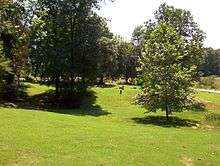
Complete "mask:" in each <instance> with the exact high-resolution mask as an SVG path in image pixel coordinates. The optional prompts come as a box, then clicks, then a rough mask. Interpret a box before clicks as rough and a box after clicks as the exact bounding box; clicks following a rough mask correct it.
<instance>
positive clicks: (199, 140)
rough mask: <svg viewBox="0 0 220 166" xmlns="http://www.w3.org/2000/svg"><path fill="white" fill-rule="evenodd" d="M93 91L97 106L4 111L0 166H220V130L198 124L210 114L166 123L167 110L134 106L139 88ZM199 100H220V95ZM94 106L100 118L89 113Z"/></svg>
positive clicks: (35, 90)
mask: <svg viewBox="0 0 220 166" xmlns="http://www.w3.org/2000/svg"><path fill="white" fill-rule="evenodd" d="M49 89H50V88H49ZM47 90H48V87H46V86H39V85H36V84H35V85H30V86H29V88H28V89H27V91H28V94H29V95H32V96H33V95H36V94H39V93H43V92H45V91H47ZM91 90H92V91H94V92H95V96H96V100H95V102H94V103H93V104H92V105H93V106H94V107H91V106H85V107H82V108H80V109H75V110H62V111H60V113H56V112H55V111H54V112H53V110H48V111H50V112H48V111H45V110H44V111H40V110H33V109H32V110H30V109H24V108H21V109H12V108H1V109H0V165H21V166H23V165H57V166H58V165H68V166H69V165H155V166H158V165H186V163H187V162H189V161H190V162H192V163H193V165H204V166H205V165H218V164H219V163H220V129H218V128H214V129H213V128H204V127H200V126H197V125H198V124H200V120H202V118H203V116H204V112H196V111H194V112H193V111H188V112H183V113H175V114H174V115H175V116H176V118H175V120H176V122H177V123H175V124H166V123H165V122H164V119H163V115H164V113H163V112H158V113H157V114H153V113H149V114H144V112H146V110H145V109H144V108H142V107H140V106H137V105H134V104H132V97H133V96H134V95H135V94H137V93H138V90H137V89H136V88H135V87H132V86H126V87H125V91H124V92H123V94H122V95H120V94H119V91H118V87H111V88H92V89H91ZM198 96H199V97H201V98H204V99H207V100H212V101H213V102H219V100H218V99H219V98H218V95H215V94H209V93H207V94H206V93H199V94H198ZM212 96H214V97H212ZM95 106H96V107H95ZM86 107H87V108H86ZM94 108H96V109H98V112H96V114H93V113H91V114H90V113H85V110H86V111H94V110H93V109H94ZM84 109H85V110H84ZM78 112H80V114H79V113H78ZM101 112H104V113H103V114H102V113H101ZM174 115H173V116H174ZM145 116H147V117H148V118H147V119H146V118H144V117H145ZM155 116H157V117H159V118H157V117H156V121H157V123H155Z"/></svg>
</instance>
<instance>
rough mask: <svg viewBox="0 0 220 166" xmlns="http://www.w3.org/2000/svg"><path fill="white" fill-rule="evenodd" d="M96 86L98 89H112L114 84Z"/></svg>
mask: <svg viewBox="0 0 220 166" xmlns="http://www.w3.org/2000/svg"><path fill="white" fill-rule="evenodd" d="M96 86H97V87H99V88H113V87H116V85H114V84H97V85H96Z"/></svg>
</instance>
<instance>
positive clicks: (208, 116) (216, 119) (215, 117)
mask: <svg viewBox="0 0 220 166" xmlns="http://www.w3.org/2000/svg"><path fill="white" fill-rule="evenodd" d="M203 123H204V124H206V125H213V126H220V114H216V113H210V112H208V113H205V114H204V118H203Z"/></svg>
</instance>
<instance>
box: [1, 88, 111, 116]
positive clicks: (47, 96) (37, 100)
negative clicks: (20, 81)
mask: <svg viewBox="0 0 220 166" xmlns="http://www.w3.org/2000/svg"><path fill="white" fill-rule="evenodd" d="M27 88H28V87H27ZM24 94H25V93H24ZM96 99H97V96H96V93H95V92H94V91H89V92H87V93H85V94H84V95H82V96H75V97H72V98H71V97H70V98H68V100H65V102H57V100H56V97H55V95H54V90H48V91H47V92H45V93H41V94H37V95H34V96H28V95H27V94H25V95H23V98H20V99H19V100H18V101H17V102H16V103H14V104H15V105H16V107H17V108H20V109H28V110H38V111H45V112H54V113H59V114H68V115H75V116H87V115H88V116H95V117H98V116H104V115H108V114H111V113H109V112H107V111H105V110H103V109H102V108H101V106H99V105H97V104H96ZM1 106H3V107H4V104H2V105H1ZM6 106H8V105H6ZM9 106H10V105H9Z"/></svg>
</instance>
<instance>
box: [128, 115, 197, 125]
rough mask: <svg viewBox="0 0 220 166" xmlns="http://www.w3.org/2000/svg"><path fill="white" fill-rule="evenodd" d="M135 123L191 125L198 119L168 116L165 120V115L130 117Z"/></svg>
mask: <svg viewBox="0 0 220 166" xmlns="http://www.w3.org/2000/svg"><path fill="white" fill-rule="evenodd" d="M132 120H133V121H134V122H135V123H138V124H146V125H155V126H161V127H167V128H170V127H176V128H180V127H193V126H196V124H198V123H199V121H196V120H191V119H181V118H179V117H175V116H172V117H169V121H167V119H166V117H165V116H146V117H142V118H132Z"/></svg>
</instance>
